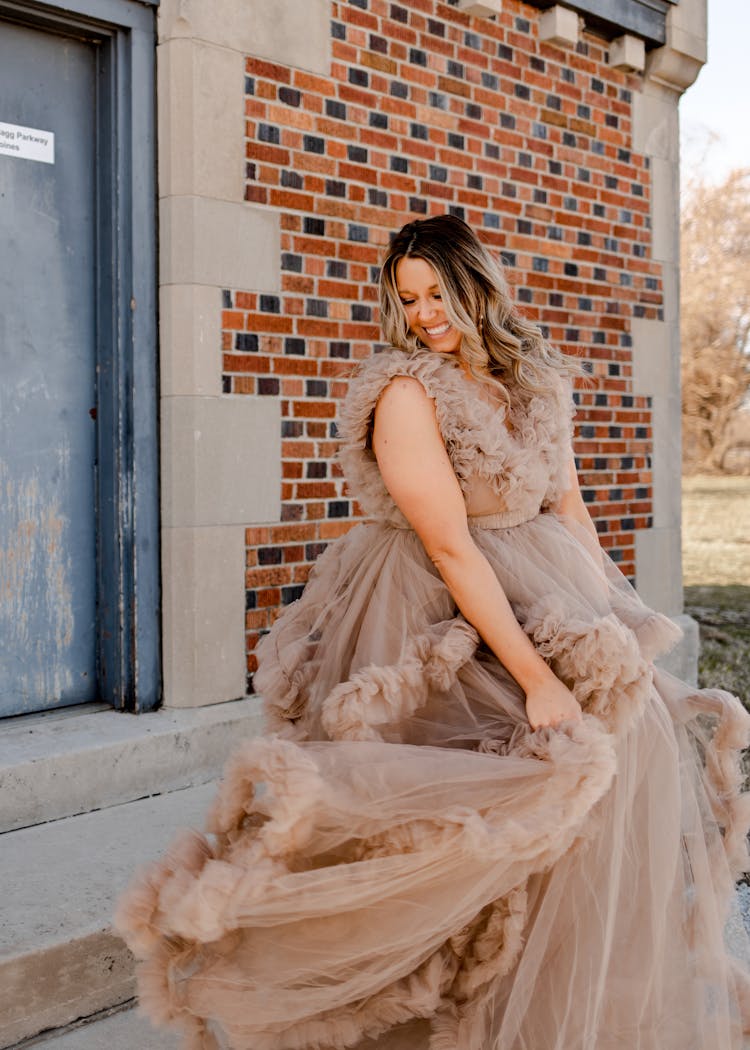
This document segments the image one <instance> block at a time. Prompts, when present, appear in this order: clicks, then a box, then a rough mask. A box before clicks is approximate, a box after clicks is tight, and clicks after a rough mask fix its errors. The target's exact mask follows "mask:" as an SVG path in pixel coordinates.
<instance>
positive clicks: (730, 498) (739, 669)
mask: <svg viewBox="0 0 750 1050" xmlns="http://www.w3.org/2000/svg"><path fill="white" fill-rule="evenodd" d="M682 558H683V580H684V584H685V612H688V613H690V615H691V616H694V617H695V619H696V620H697V621H698V623H699V624H700V632H701V653H700V658H699V661H698V679H699V682H700V684H701V685H702V686H719V687H721V688H723V689H729V690H730V692H733V693H736V694H737V695H738V696H739V697H741V699H742V700H743V702H744V703H745V705H746V706H747V707H749V708H750V478H748V477H713V476H700V475H699V476H695V477H689V478H684V479H683V488H682Z"/></svg>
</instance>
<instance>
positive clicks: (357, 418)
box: [339, 347, 574, 528]
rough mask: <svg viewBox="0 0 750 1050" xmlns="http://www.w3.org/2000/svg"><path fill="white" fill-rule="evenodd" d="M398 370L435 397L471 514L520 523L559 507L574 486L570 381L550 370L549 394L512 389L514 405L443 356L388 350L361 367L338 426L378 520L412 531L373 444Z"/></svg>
mask: <svg viewBox="0 0 750 1050" xmlns="http://www.w3.org/2000/svg"><path fill="white" fill-rule="evenodd" d="M396 376H411V377H412V378H414V379H417V380H418V381H419V382H420V383H421V384H422V386H423V387H424V388H425V390H426V392H427V394H428V395H429V396H430V397H431V398H432V400H433V401H434V402H435V410H436V415H437V421H438V426H439V428H440V433H441V435H442V437H443V440H444V442H445V447H446V449H447V451H448V455H449V457H450V460H451V463H452V465H453V469H454V471H455V472H456V477H457V478H458V481H459V484H460V485H461V489H462V491H463V494H464V499H465V500H466V505H467V512H468V514H469V515H470V517H471V516H475V517H476V516H482V517H486V516H488V515H492V516H493V517H495V518H496V519H497V520H496V522H495V524H496V525H497V526H504V525H515V524H519V523H520V522H523V521H528V520H530V519H531V518H533V517H534V516H535V515H536V514H538V513H539V511H540V510H542V509H545V508H547V507H549V506H552V505H553V504H554V503H555V501H556V500H557V499H558V498H559V496H560V495H561V494H562V492H563V491H564V489H565V487H566V481H567V464H568V458H569V455H570V447H571V436H572V417H573V409H574V406H573V401H572V395H571V386H570V383H569V381H568V380H566V379H565V378H563V377H562V376H561V375H560V374H559V373H557V372H554V371H552V370H550V389H549V392H548V393H546V394H529V393H528V392H526V391H522V390H520V389H518V388H515V387H512V388H511V390H510V393H511V404H510V407H509V408H508V409H506V408H505V406H504V405H498V404H497V403H491V401H490V399H489V398H488V397H487V396H482V395H483V393H484V389H483V388H481V387H480V385H479V384H478V383H477V382H476V381H474V380H472V379H469V378H467V376H466V375H465V373H464V372H463V371H462V370H461V369H460V367H459V366H458V364H457V362H456V361H454V360H453V359H452V358H450V357H449V356H448V355H445V354H437V353H434V352H432V351H430V350H418V351H416V352H415V353H413V354H408V353H405V352H404V351H402V350H397V349H395V348H393V347H392V348H390V349H388V350H385V351H383V352H382V353H379V354H375V355H374V356H372V357H370V358H368V359H367V360H366V361H365V362H363V363H362V365H360V368H359V370H358V372H357V374H356V375H355V377H354V378H353V379H352V381H351V384H350V389H349V393H348V395H347V398H346V400H345V402H344V405H343V408H342V411H341V418H340V423H339V434H340V437H341V439H342V446H341V450H340V453H339V457H340V461H341V465H342V468H343V471H344V474H345V476H346V478H347V481H348V485H349V490H350V491H351V493H352V495H354V496H355V497H356V498H357V500H358V501H359V503H360V504H361V506H362V507H363V509H364V510H365V512H366V513H367V514H368V515H370V516H371V517H373V518H376V519H379V520H384V521H388V522H389V523H390V524H392V525H396V526H399V527H401V528H404V527H406V526H407V524H408V523H407V522H406V519H405V518H404V516H403V514H402V513H401V511H400V510H399V509H398V507H396V505H395V504H394V502H393V500H392V499H391V497H390V495H389V493H388V491H387V489H386V487H385V485H384V483H383V479H382V477H381V475H380V471H379V470H378V465H377V462H376V460H375V456H374V453H373V451H372V446H371V438H372V421H373V413H374V410H375V406H376V405H377V402H378V400H379V398H380V396H381V394H382V393H383V391H384V390H385V388H386V386H387V385H388V384H389V383H390V382H391V380H392V379H394V378H395V377H396Z"/></svg>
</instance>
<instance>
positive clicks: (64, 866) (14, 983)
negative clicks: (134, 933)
mask: <svg viewBox="0 0 750 1050" xmlns="http://www.w3.org/2000/svg"><path fill="white" fill-rule="evenodd" d="M139 717H148V716H139ZM215 790H216V789H215V785H214V784H205V785H203V786H201V787H195V788H187V789H186V790H184V791H175V792H172V793H171V794H168V795H160V796H158V797H157V798H151V799H142V800H141V801H139V802H130V803H128V804H127V805H124V806H115V807H112V808H110V809H107V810H102V811H99V812H96V813H84V814H81V815H79V816H76V817H69V818H67V819H64V820H58V821H54V822H53V823H50V824H43V825H40V826H38V827H34V828H24V829H23V830H21V831H12V832H9V833H8V834H7V835H6V836H5V837H4V839H3V849H2V851H0V885H2V887H3V922H2V925H1V926H0V987H2V989H3V995H2V997H1V998H0V1046H1V1047H9V1046H13V1045H14V1044H15V1043H17V1042H19V1041H20V1040H22V1039H27V1038H30V1037H32V1036H35V1035H37V1034H38V1033H39V1032H42V1031H44V1030H45V1029H50V1028H60V1027H62V1026H63V1025H67V1024H70V1023H71V1022H73V1021H75V1020H77V1019H78V1018H82V1017H88V1016H90V1015H91V1014H93V1013H96V1012H97V1011H99V1010H103V1009H106V1008H107V1007H110V1006H114V1005H116V1004H118V1003H122V1002H126V1001H127V1000H128V999H130V998H132V996H133V994H134V980H133V957H132V955H131V954H130V952H129V950H128V949H127V948H126V947H125V944H124V943H123V942H122V940H120V938H119V937H117V936H116V934H115V933H114V932H113V930H112V929H111V917H112V911H113V907H114V903H115V901H116V899H117V897H118V896H119V894H120V893H121V892H122V890H123V889H124V888H125V886H126V885H127V883H128V881H129V880H130V877H131V875H132V873H133V871H134V870H135V869H136V868H137V867H138V866H140V865H142V864H144V863H146V862H147V861H149V860H152V859H154V858H155V857H156V856H158V855H159V854H161V853H162V852H163V851H164V849H165V847H166V846H167V844H168V843H169V841H170V840H171V839H172V838H173V837H174V834H175V832H176V831H177V830H178V829H180V828H181V827H185V826H193V827H202V826H203V822H204V814H205V812H206V810H207V808H208V806H209V804H210V801H211V799H212V798H213V795H214V793H215ZM74 1045H78V1044H74ZM99 1045H100V1046H107V1047H108V1046H109V1044H108V1043H106V1042H105V1043H103V1044H99ZM137 1045H138V1044H131V1046H130V1048H129V1050H133V1048H134V1047H135V1046H137ZM144 1045H148V1044H140V1046H144Z"/></svg>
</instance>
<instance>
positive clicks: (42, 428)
mask: <svg viewBox="0 0 750 1050" xmlns="http://www.w3.org/2000/svg"><path fill="white" fill-rule="evenodd" d="M96 50H97V45H96V44H95V43H94V42H91V41H87V40H83V39H80V38H79V39H75V38H74V37H72V36H62V35H59V34H57V33H54V32H47V31H45V30H43V29H38V28H32V27H27V26H23V25H16V24H12V23H10V22H5V21H2V20H0V238H1V240H0V715H11V714H19V713H25V712H30V711H40V710H45V709H48V708H51V707H58V706H65V705H69V704H76V703H81V702H84V701H89V700H94V699H96V698H97V631H96V579H97V574H96V547H97V541H96V492H95V482H96V460H95V457H96V386H97V384H96V345H95V342H96V337H95V333H96V288H95V281H96V239H95V237H96V186H97V177H96V169H95V164H96V127H97V119H96V98H97V90H96V88H97V55H96ZM18 129H21V130H20V131H19V130H18Z"/></svg>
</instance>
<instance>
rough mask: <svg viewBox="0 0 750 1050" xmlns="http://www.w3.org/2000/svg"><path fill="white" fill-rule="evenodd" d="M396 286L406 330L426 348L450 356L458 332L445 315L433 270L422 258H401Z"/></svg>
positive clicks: (454, 349)
mask: <svg viewBox="0 0 750 1050" xmlns="http://www.w3.org/2000/svg"><path fill="white" fill-rule="evenodd" d="M396 283H397V286H398V294H399V298H400V299H401V304H402V306H403V307H404V313H405V314H406V321H407V323H408V325H409V329H410V331H412V332H414V333H415V334H416V335H417V336H418V338H419V339H420V340H421V341H422V342H423V343H424V344H425V346H427V347H429V348H430V350H437V351H439V352H440V353H443V354H453V353H456V351H457V350H458V349H459V347H460V346H461V332H460V331H459V330H458V328H456V327H455V326H454V325H453V324H451V322H450V321H449V320H448V318H447V317H446V316H445V309H444V307H443V295H442V292H441V290H440V285H439V284H437V283H436V281H435V271H434V270H433V269H432V267H431V266H430V264H429V263H427V262H425V261H424V259H409V258H408V257H406V258H404V259H402V260H401V261H400V262H399V264H398V266H397V267H396Z"/></svg>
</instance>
